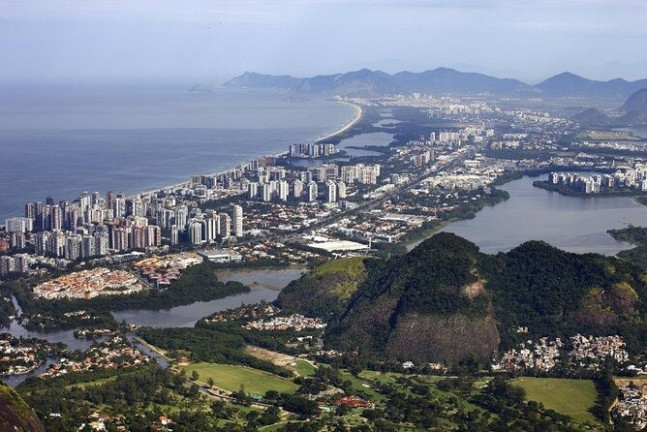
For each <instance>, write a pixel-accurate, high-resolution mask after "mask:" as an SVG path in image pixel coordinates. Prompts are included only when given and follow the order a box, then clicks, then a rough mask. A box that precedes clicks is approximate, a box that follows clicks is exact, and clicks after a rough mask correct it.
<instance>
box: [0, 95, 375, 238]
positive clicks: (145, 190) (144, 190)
mask: <svg viewBox="0 0 647 432" xmlns="http://www.w3.org/2000/svg"><path fill="white" fill-rule="evenodd" d="M331 102H332V101H331ZM334 102H337V103H341V104H346V105H350V106H352V107H353V108H354V109H355V113H354V115H353V117H352V118H351V119H350V121H349V122H347V123H345V124H344V125H343V126H342V127H340V128H338V129H336V130H334V131H333V132H331V133H329V134H326V135H324V136H323V137H321V138H317V139H314V138H313V141H314V142H321V141H322V140H327V139H330V138H333V137H335V136H337V135H339V134H341V133H344V132H345V131H347V130H348V129H349V128H351V127H352V126H354V125H355V124H357V122H359V121H360V120H361V118H362V115H363V110H362V108H361V107H360V106H359V105H355V104H352V103H350V102H346V101H334ZM289 144H290V142H288V141H286V142H285V143H284V148H287V146H288V145H289ZM287 154H288V151H281V152H278V153H264V154H259V155H257V156H254V157H253V158H252V159H248V160H244V161H238V162H236V163H232V165H231V166H230V167H228V168H226V169H224V170H222V171H216V172H210V173H207V172H202V173H196V172H190V173H186V175H185V180H184V181H181V182H178V183H173V184H166V185H162V186H143V187H141V188H140V189H139V190H137V191H136V192H133V193H127V194H126V197H127V198H135V197H146V196H150V195H151V194H154V193H157V192H159V191H162V190H165V189H176V188H181V187H186V186H188V185H190V183H191V177H192V176H194V175H207V176H208V175H214V176H215V175H218V174H222V173H226V172H228V171H230V170H233V169H235V168H236V166H238V165H241V164H242V165H244V164H246V163H248V162H250V161H251V160H254V159H255V158H261V157H263V156H265V155H268V156H275V157H282V156H285V155H287ZM110 189H112V190H115V191H117V190H120V189H121V186H120V185H114V186H113V187H112V188H109V189H108V190H110ZM87 190H88V187H87V186H85V185H79V188H78V191H79V192H78V194H77V195H76V197H75V198H74V199H76V198H78V197H79V196H80V195H81V194H82V193H83V191H87ZM105 192H107V191H104V193H105ZM44 193H45V196H46V195H48V194H51V193H52V192H49V191H44ZM23 204H24V202H23ZM19 216H22V214H21V213H20V212H19V211H18V212H16V213H15V214H11V213H7V214H6V215H4V216H3V217H2V218H0V226H3V225H4V219H6V218H11V217H19Z"/></svg>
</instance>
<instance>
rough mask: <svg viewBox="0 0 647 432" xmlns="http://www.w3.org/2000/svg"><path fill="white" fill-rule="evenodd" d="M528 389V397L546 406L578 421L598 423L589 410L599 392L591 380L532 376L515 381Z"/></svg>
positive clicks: (515, 383)
mask: <svg viewBox="0 0 647 432" xmlns="http://www.w3.org/2000/svg"><path fill="white" fill-rule="evenodd" d="M514 385H517V386H519V387H521V388H523V389H524V390H525V391H526V399H528V400H532V401H537V402H541V403H542V404H544V407H546V408H548V409H552V410H555V411H556V412H558V413H560V414H566V415H568V416H570V417H572V418H573V420H575V421H577V422H582V423H584V422H591V423H597V420H596V418H595V417H594V416H593V414H591V413H590V412H589V411H588V410H589V409H590V408H591V407H592V406H593V405H595V398H596V397H597V392H596V390H595V385H594V384H593V381H591V380H585V379H582V380H579V379H559V378H531V377H524V378H519V379H517V380H515V381H514Z"/></svg>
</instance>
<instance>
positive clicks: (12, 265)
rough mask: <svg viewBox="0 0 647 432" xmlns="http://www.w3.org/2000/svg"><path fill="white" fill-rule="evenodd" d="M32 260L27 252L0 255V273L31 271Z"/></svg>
mask: <svg viewBox="0 0 647 432" xmlns="http://www.w3.org/2000/svg"><path fill="white" fill-rule="evenodd" d="M30 262H31V260H30V257H29V255H27V254H15V255H2V256H0V275H6V274H9V273H14V272H15V273H26V272H27V271H29V263H30Z"/></svg>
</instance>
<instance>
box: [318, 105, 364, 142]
mask: <svg viewBox="0 0 647 432" xmlns="http://www.w3.org/2000/svg"><path fill="white" fill-rule="evenodd" d="M338 102H339V103H342V104H346V105H350V106H352V107H353V108H355V116H354V117H353V118H352V120H351V121H350V122H348V123H346V124H345V125H344V126H342V127H341V128H339V129H337V130H336V131H334V132H332V133H329V134H328V135H324V136H323V137H321V138H319V139H318V140H317V141H315V142H318V143H319V142H322V141H325V140H327V139H330V138H332V137H334V136H336V135H339V134H341V133H343V132H346V131H347V130H348V129H350V128H351V127H353V126H354V125H355V124H356V123H357V122H358V121H360V119H361V118H362V114H363V111H362V107H361V106H359V105H355V104H353V103H350V102H346V101H338Z"/></svg>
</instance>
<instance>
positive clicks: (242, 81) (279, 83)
mask: <svg viewBox="0 0 647 432" xmlns="http://www.w3.org/2000/svg"><path fill="white" fill-rule="evenodd" d="M302 81H303V79H301V78H294V77H291V76H289V75H280V76H276V75H263V74H258V73H254V72H245V73H244V74H242V75H240V76H237V77H236V78H234V79H231V80H229V81H227V82H226V83H225V84H223V85H224V86H225V87H235V88H241V87H247V88H275V89H292V88H294V87H296V86H298V85H299V84H300V83H301V82H302Z"/></svg>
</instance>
